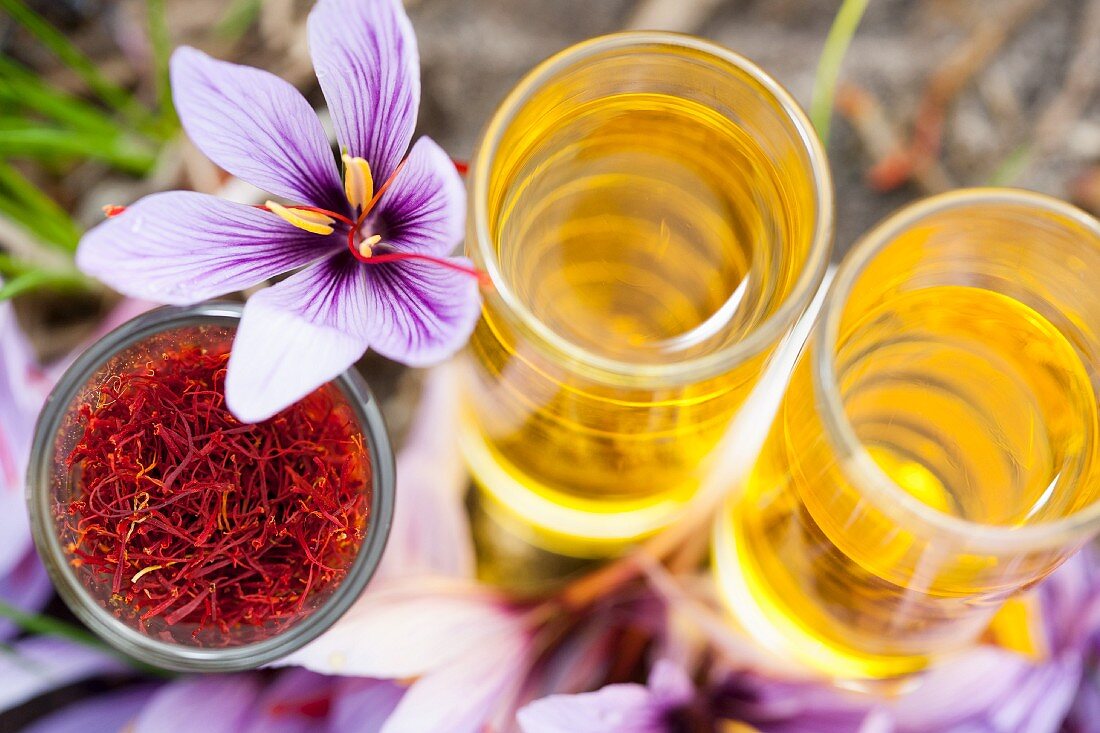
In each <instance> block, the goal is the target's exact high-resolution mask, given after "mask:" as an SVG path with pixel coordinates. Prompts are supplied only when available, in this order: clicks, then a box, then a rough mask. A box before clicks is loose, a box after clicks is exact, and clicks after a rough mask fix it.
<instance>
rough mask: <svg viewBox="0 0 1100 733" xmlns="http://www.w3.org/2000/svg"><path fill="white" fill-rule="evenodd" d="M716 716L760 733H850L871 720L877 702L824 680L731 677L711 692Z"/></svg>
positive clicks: (739, 674)
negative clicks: (739, 722) (744, 725)
mask: <svg viewBox="0 0 1100 733" xmlns="http://www.w3.org/2000/svg"><path fill="white" fill-rule="evenodd" d="M713 702H714V708H715V712H716V713H717V714H719V715H720V716H721V717H724V718H729V719H731V720H739V721H743V722H745V723H748V724H750V725H752V726H753V727H754V728H756V729H758V730H760V731H762V733H851V732H852V731H858V730H860V728H861V726H862V725H863V724H864V723H865V722H866V721H868V720H873V719H875V718H874V717H873V716H875V715H876V708H877V707H878V706H879V705H880V704H881V701H880V700H878V699H877V698H875V697H873V696H870V695H862V694H858V693H855V692H849V691H847V690H842V689H839V688H836V687H834V686H832V685H830V684H828V683H826V682H805V681H788V680H780V679H771V678H769V677H765V676H763V675H760V674H757V673H755V672H736V673H733V674H731V675H730V676H729V677H728V678H727V679H726V680H725V682H724V683H723V684H722V685H720V686H719V687H718V688H717V690H716V691H715V694H714V698H713Z"/></svg>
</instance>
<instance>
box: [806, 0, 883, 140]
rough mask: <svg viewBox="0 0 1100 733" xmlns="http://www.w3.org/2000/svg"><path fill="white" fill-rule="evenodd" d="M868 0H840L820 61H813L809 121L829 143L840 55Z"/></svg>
mask: <svg viewBox="0 0 1100 733" xmlns="http://www.w3.org/2000/svg"><path fill="white" fill-rule="evenodd" d="M869 2H870V0H844V2H843V3H841V5H840V10H838V11H837V14H836V18H835V19H834V20H833V26H832V28H830V29H829V35H828V37H827V38H826V39H825V48H824V49H823V50H822V52H821V60H820V61H818V64H817V76H816V78H815V79H814V96H813V101H812V102H811V103H810V120H812V121H813V124H814V127H815V128H816V129H817V134H818V136H819V137H820V138H821V141H822V142H823V143H824V144H825V145H828V144H829V123H830V121H831V120H832V116H833V98H834V97H835V96H836V82H837V77H838V76H839V74H840V64H841V62H842V61H844V55H845V54H846V53H847V52H848V45H849V44H850V43H851V42H852V36H854V35H855V33H856V29H857V28H858V27H859V22H860V20H862V19H863V11H865V10H866V9H867V5H868V3H869Z"/></svg>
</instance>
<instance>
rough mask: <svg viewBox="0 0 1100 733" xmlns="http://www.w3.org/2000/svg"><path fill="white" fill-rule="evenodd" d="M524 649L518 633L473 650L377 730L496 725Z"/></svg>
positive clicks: (523, 661) (462, 731) (518, 678)
mask: <svg viewBox="0 0 1100 733" xmlns="http://www.w3.org/2000/svg"><path fill="white" fill-rule="evenodd" d="M528 651H529V647H528V641H527V639H526V638H522V637H518V636H517V637H513V638H510V639H509V640H508V642H506V643H500V644H492V645H489V646H488V647H486V648H483V649H476V650H471V653H469V654H467V655H464V656H463V658H461V659H458V660H455V661H453V662H452V663H450V664H448V665H446V666H445V667H443V668H441V669H439V670H437V671H435V672H432V673H431V674H428V675H426V676H424V677H422V678H421V679H420V680H418V681H417V682H416V683H414V684H413V686H412V687H410V688H409V691H408V692H407V693H405V696H404V697H402V698H401V702H400V703H399V704H398V706H397V708H396V709H395V710H394V711H393V714H392V715H391V716H390V717H389V719H388V720H387V721H386V724H385V725H384V726H383V727H382V730H381V733H479V732H480V731H485V730H495V728H494V727H493V726H490V725H488V723H490V721H491V719H492V718H493V716H494V713H495V712H497V711H498V710H499V709H502V708H506V707H507V705H508V701H509V700H510V698H511V697H512V696H513V695H514V694H515V692H516V690H517V689H518V687H519V685H520V683H521V682H522V678H523V674H524V672H525V671H526V669H527V655H528ZM570 733H573V732H572V731H571V732H570ZM637 733H641V732H640V731H639V732H637Z"/></svg>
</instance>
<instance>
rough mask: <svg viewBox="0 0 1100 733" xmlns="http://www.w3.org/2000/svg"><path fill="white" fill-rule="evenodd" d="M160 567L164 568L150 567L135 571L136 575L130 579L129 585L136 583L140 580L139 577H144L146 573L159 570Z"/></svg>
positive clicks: (158, 566)
mask: <svg viewBox="0 0 1100 733" xmlns="http://www.w3.org/2000/svg"><path fill="white" fill-rule="evenodd" d="M162 567H164V566H163V565H150V566H149V567H147V568H143V569H141V570H139V571H137V572H136V573H134V577H132V578H130V582H131V583H136V582H138V580H140V579H141V576H143V575H145V574H146V573H151V572H153V571H154V570H160V569H161V568H162Z"/></svg>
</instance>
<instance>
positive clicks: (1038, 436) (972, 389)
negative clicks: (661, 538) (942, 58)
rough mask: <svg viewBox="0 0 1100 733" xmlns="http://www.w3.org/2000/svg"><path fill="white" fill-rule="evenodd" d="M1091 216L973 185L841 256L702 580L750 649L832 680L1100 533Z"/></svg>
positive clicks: (961, 631)
mask: <svg viewBox="0 0 1100 733" xmlns="http://www.w3.org/2000/svg"><path fill="white" fill-rule="evenodd" d="M1098 272H1100V223H1098V222H1097V221H1095V220H1094V219H1092V218H1091V217H1089V216H1088V215H1086V214H1084V213H1083V212H1081V211H1079V210H1077V209H1075V208H1073V207H1072V206H1070V205H1068V204H1065V203H1062V202H1060V201H1056V200H1054V199H1051V198H1048V197H1045V196H1041V195H1038V194H1034V193H1028V192H1024V191H1018V190H1007V189H975V190H965V191H959V192H956V193H951V194H947V195H943V196H938V197H935V198H932V199H929V200H927V201H924V202H921V203H918V204H916V205H913V206H910V207H909V208H906V209H903V210H902V211H901V212H899V213H897V214H895V215H894V216H892V217H891V218H889V219H888V220H886V221H885V222H884V223H882V224H880V225H879V226H878V227H877V228H875V229H874V230H873V231H871V232H870V233H869V234H868V235H867V236H866V237H865V238H864V239H863V240H862V241H861V242H860V243H859V244H858V245H857V246H856V247H855V248H854V249H853V250H852V252H851V253H850V254H849V255H848V256H847V258H846V259H845V261H844V262H843V263H842V264H841V266H840V268H839V269H838V271H837V274H836V277H835V280H834V281H833V284H832V287H831V290H830V291H829V294H828V296H827V297H826V299H825V303H824V306H823V310H822V315H821V318H820V320H819V322H818V323H817V325H816V327H815V330H814V332H813V334H812V335H811V337H810V340H809V343H808V346H807V350H806V352H805V353H804V354H803V355H802V358H801V360H800V363H799V364H798V366H797V367H796V370H795V373H794V375H793V377H792V381H791V383H790V385H789V387H788V390H787V393H786V395H785V397H784V399H783V403H782V406H781V408H780V410H779V413H778V415H777V417H776V419H775V421H774V423H773V425H772V428H771V432H770V434H769V436H768V438H767V441H766V443H765V446H764V449H763V452H762V454H761V456H760V457H759V459H758V462H757V464H756V465H755V467H754V469H753V470H752V472H751V474H750V477H749V478H748V480H747V481H746V483H745V486H744V490H743V492H741V493H740V494H739V496H737V497H736V498H735V499H734V500H732V501H731V502H730V504H729V506H728V507H727V509H726V511H724V512H723V513H722V515H721V516H720V518H719V520H718V521H717V524H716V527H715V532H714V543H713V544H714V551H713V556H714V568H715V573H716V577H717V580H718V584H719V587H720V589H721V590H722V593H723V595H724V596H725V598H726V600H727V602H728V606H729V608H730V610H731V611H732V612H733V614H734V615H735V616H736V618H737V619H738V620H739V621H740V622H741V623H742V624H743V625H744V626H745V627H746V628H747V629H748V630H749V631H750V632H751V633H752V635H753V636H754V637H756V638H758V639H762V640H764V641H765V642H766V643H768V644H770V645H772V646H774V647H776V648H778V649H780V650H782V651H783V652H785V653H787V654H788V655H790V654H793V655H795V656H797V657H799V658H801V659H802V660H804V661H806V662H808V663H810V664H812V665H814V666H816V667H818V668H820V669H823V670H824V671H826V672H829V673H831V674H835V675H840V676H845V677H870V678H874V677H888V676H894V675H899V674H904V673H907V672H910V671H913V670H916V669H919V668H920V667H922V666H924V665H926V664H928V663H929V661H930V660H932V659H933V658H935V657H939V656H942V655H944V654H947V653H950V652H951V651H952V650H955V649H957V648H959V647H960V646H962V645H964V644H966V643H967V642H969V641H972V640H973V639H974V638H975V637H976V636H977V635H978V634H980V633H981V632H982V630H983V629H984V628H985V627H986V625H987V624H988V622H989V620H990V618H991V617H992V616H993V614H994V613H995V612H996V611H997V610H998V608H999V607H1000V606H1001V605H1002V604H1003V603H1004V601H1005V600H1006V599H1008V598H1010V597H1011V596H1012V595H1013V594H1015V593H1018V592H1019V591H1021V590H1023V589H1025V588H1027V587H1029V586H1031V585H1032V584H1034V583H1036V582H1037V581H1039V580H1040V579H1042V578H1043V577H1044V576H1045V575H1047V574H1048V573H1049V572H1050V571H1051V570H1053V569H1054V568H1055V567H1057V566H1058V565H1059V563H1061V562H1062V561H1063V560H1065V559H1066V558H1067V557H1068V556H1070V555H1071V554H1072V553H1073V552H1074V551H1076V550H1077V549H1078V548H1079V547H1081V545H1082V544H1083V543H1085V542H1086V541H1088V540H1089V539H1090V538H1091V537H1092V536H1093V535H1095V534H1096V532H1097V530H1098V528H1100V503H1097V502H1096V498H1097V494H1098V491H1100V483H1098V481H1097V439H1098V438H1097V436H1098V431H1097V367H1098V366H1100V331H1098V327H1100V288H1097V287H1096V282H1097V281H1096V273H1098Z"/></svg>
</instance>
